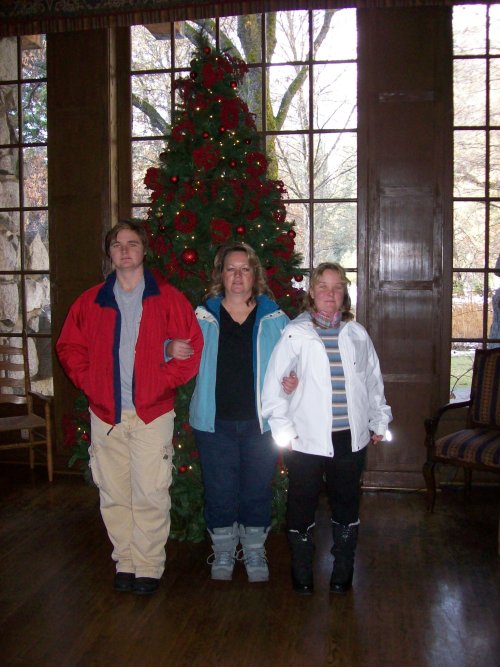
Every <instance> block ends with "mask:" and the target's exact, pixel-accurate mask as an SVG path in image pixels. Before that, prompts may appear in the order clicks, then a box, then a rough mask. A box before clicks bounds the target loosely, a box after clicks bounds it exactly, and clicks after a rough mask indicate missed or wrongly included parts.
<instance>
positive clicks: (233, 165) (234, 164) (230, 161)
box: [229, 160, 238, 169]
mask: <svg viewBox="0 0 500 667" xmlns="http://www.w3.org/2000/svg"><path fill="white" fill-rule="evenodd" d="M237 164H238V163H237V162H236V160H229V166H230V167H232V168H233V169H234V168H235V167H236V166H237Z"/></svg>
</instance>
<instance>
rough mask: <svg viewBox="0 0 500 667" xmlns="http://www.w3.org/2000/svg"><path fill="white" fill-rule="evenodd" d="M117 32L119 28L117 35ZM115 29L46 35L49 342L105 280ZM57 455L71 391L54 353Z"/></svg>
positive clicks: (113, 159) (110, 220) (111, 199)
mask: <svg viewBox="0 0 500 667" xmlns="http://www.w3.org/2000/svg"><path fill="white" fill-rule="evenodd" d="M118 34H119V33H118ZM116 37H117V33H116V32H115V31H112V30H88V31H82V32H68V33H57V34H49V35H48V37H47V70H48V80H49V85H48V135H49V150H48V173H49V220H50V262H51V272H52V307H53V310H52V315H53V332H54V343H55V341H56V340H57V337H58V335H59V332H60V329H61V326H62V324H63V322H64V318H65V317H66V314H67V312H68V308H69V306H70V305H71V303H72V302H73V301H74V299H75V298H76V297H77V296H78V295H79V294H80V293H81V292H83V291H84V290H85V289H87V288H88V287H90V286H91V285H94V284H96V283H98V282H100V281H101V280H102V279H103V253H102V246H103V238H104V235H105V233H106V231H107V230H108V229H109V228H110V226H112V225H113V224H115V222H116V219H117V217H118V195H117V193H118V183H119V176H118V169H117V118H116V108H117V104H116V79H115V71H116V64H115V60H116V58H115V53H116ZM53 366H54V394H55V399H54V400H55V422H56V431H57V432H56V435H57V438H56V439H57V453H58V454H59V455H60V456H59V460H61V461H62V460H63V459H67V452H63V451H62V449H61V444H62V428H61V422H62V417H63V415H64V414H65V413H71V412H72V411H73V403H74V399H75V396H76V391H75V390H74V389H73V387H72V385H71V383H70V382H69V380H68V379H67V378H66V376H65V375H64V373H63V372H62V369H61V367H60V366H59V363H58V361H57V359H56V358H55V357H54V365H53Z"/></svg>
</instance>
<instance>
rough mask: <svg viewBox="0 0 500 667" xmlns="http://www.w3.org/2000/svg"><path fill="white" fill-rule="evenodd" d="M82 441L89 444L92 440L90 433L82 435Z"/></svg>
mask: <svg viewBox="0 0 500 667" xmlns="http://www.w3.org/2000/svg"><path fill="white" fill-rule="evenodd" d="M82 440H83V441H84V442H88V441H89V440H90V436H89V434H88V433H82Z"/></svg>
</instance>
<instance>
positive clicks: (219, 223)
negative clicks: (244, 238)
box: [210, 218, 232, 245]
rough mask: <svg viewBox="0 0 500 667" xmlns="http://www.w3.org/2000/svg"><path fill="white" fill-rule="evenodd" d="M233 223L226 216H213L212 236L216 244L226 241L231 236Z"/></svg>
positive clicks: (211, 224)
mask: <svg viewBox="0 0 500 667" xmlns="http://www.w3.org/2000/svg"><path fill="white" fill-rule="evenodd" d="M231 231H232V227H231V224H230V223H229V222H228V221H227V220H224V218H213V219H212V221H211V223H210V236H211V238H212V243H213V244H214V245H219V244H221V243H225V242H226V241H227V240H228V238H229V237H230V236H231Z"/></svg>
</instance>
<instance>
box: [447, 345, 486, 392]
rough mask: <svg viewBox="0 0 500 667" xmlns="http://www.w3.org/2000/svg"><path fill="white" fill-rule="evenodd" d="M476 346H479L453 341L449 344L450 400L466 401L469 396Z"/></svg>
mask: <svg viewBox="0 0 500 667" xmlns="http://www.w3.org/2000/svg"><path fill="white" fill-rule="evenodd" d="M477 347H480V346H479V345H476V344H472V343H453V344H452V346H451V364H450V369H451V372H450V400H451V401H466V400H467V399H468V398H469V396H470V388H471V382H472V365H473V363H474V354H475V351H476V348H477Z"/></svg>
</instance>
